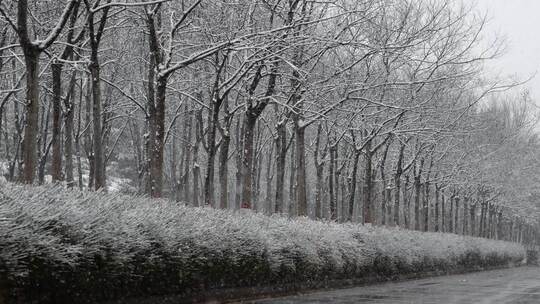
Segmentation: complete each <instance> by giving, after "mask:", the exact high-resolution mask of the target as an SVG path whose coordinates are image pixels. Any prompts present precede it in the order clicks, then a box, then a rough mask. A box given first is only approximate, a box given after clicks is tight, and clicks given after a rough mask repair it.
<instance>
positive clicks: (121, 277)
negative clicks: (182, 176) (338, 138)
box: [0, 184, 525, 303]
mask: <svg viewBox="0 0 540 304" xmlns="http://www.w3.org/2000/svg"><path fill="white" fill-rule="evenodd" d="M524 256H525V251H524V248H523V247H522V246H521V245H519V244H514V243H507V242H501V241H493V240H487V239H479V238H470V237H463V236H457V235H451V234H441V233H420V232H413V231H406V230H400V229H385V228H378V227H370V226H361V225H355V224H336V223H330V222H317V221H312V220H309V219H305V218H301V219H294V220H292V219H289V218H286V217H281V216H271V217H268V216H264V215H261V214H256V213H253V212H251V211H240V212H233V211H223V210H214V209H210V208H193V207H186V206H183V205H182V204H180V203H174V202H169V201H165V200H150V199H148V198H145V197H133V196H126V195H121V194H104V193H96V192H79V191H75V190H74V191H70V190H64V189H63V188H60V187H38V188H31V189H30V188H26V187H23V186H15V185H10V184H3V185H1V188H0V281H2V279H3V280H4V281H6V282H7V286H9V292H10V293H11V294H12V296H16V295H18V296H21V295H25V296H29V294H32V295H33V296H34V297H44V295H47V299H53V300H51V301H57V302H58V303H60V302H61V298H62V296H65V297H67V298H69V299H74V298H77V297H81V298H85V299H91V298H101V299H103V298H115V297H119V296H137V295H140V294H163V293H180V294H181V293H185V294H189V293H193V292H195V293H196V292H198V291H200V290H208V289H213V288H221V287H235V286H246V285H251V286H257V285H275V284H289V283H298V282H310V281H324V280H327V279H339V278H361V277H366V276H372V275H383V276H391V275H396V274H403V273H413V272H423V271H431V270H442V271H444V270H447V269H450V268H468V267H483V266H501V265H506V264H508V263H519V262H520V261H521V260H522V259H523V258H524ZM0 289H1V288H0ZM25 290H32V292H31V293H25ZM96 290H99V292H96ZM0 293H1V290H0ZM0 295H1V294H0Z"/></svg>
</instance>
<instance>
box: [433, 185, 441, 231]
mask: <svg viewBox="0 0 540 304" xmlns="http://www.w3.org/2000/svg"><path fill="white" fill-rule="evenodd" d="M439 191H440V189H439V186H438V185H437V184H435V227H434V230H435V232H439V231H440V230H439V229H440V228H439V227H440V226H439V208H440V206H439V200H440V192H439Z"/></svg>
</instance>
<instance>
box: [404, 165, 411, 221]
mask: <svg viewBox="0 0 540 304" xmlns="http://www.w3.org/2000/svg"><path fill="white" fill-rule="evenodd" d="M408 190H409V175H405V184H404V185H403V202H404V206H403V207H404V208H403V224H404V226H405V228H407V229H411V221H410V216H411V196H410V195H407V191H408Z"/></svg>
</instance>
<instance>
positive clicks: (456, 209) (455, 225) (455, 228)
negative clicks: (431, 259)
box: [454, 197, 459, 234]
mask: <svg viewBox="0 0 540 304" xmlns="http://www.w3.org/2000/svg"><path fill="white" fill-rule="evenodd" d="M454 201H455V211H454V212H455V220H454V232H455V233H456V234H459V197H456V198H455V199H454Z"/></svg>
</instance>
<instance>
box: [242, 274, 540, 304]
mask: <svg viewBox="0 0 540 304" xmlns="http://www.w3.org/2000/svg"><path fill="white" fill-rule="evenodd" d="M250 303H258V304H270V303H280V304H281V303H291V304H307V303H342V304H349V303H351V304H352V303H385V304H393V303H414V304H416V303H436V304H448V303H512V304H538V303H540V268H538V267H537V268H535V267H522V268H515V269H506V270H494V271H486V272H478V273H472V274H465V275H453V276H446V277H436V278H429V279H421V280H414V281H407V282H400V283H385V284H379V285H372V286H365V287H358V288H350V289H341V290H333V291H324V292H315V293H310V294H304V295H298V296H291V297H284V298H275V299H266V300H258V301H254V302H250Z"/></svg>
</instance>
